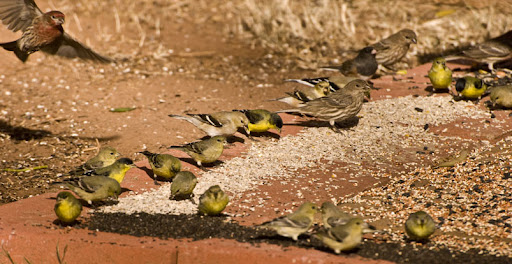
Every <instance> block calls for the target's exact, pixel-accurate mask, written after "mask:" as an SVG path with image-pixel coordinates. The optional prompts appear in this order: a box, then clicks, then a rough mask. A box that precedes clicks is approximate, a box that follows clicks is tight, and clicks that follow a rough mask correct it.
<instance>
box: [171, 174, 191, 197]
mask: <svg viewBox="0 0 512 264" xmlns="http://www.w3.org/2000/svg"><path fill="white" fill-rule="evenodd" d="M196 184H197V178H196V176H195V175H194V174H193V173H192V172H190V171H180V172H178V174H176V177H174V179H173V180H172V183H171V196H170V197H169V198H170V199H171V200H184V199H188V198H190V197H191V196H193V193H192V192H193V191H194V188H195V187H196Z"/></svg>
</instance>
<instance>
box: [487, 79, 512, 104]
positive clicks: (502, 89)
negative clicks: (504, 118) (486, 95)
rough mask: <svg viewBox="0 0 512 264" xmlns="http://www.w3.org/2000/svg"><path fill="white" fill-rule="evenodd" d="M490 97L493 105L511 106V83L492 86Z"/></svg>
mask: <svg viewBox="0 0 512 264" xmlns="http://www.w3.org/2000/svg"><path fill="white" fill-rule="evenodd" d="M490 97H491V102H492V104H493V106H500V107H504V108H512V85H504V86H496V87H492V90H491V95H490Z"/></svg>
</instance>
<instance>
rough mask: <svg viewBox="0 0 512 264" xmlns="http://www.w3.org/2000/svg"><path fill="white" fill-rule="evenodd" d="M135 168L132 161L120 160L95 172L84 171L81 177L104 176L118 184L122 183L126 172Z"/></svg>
mask: <svg viewBox="0 0 512 264" xmlns="http://www.w3.org/2000/svg"><path fill="white" fill-rule="evenodd" d="M133 167H135V164H133V161H132V160H131V159H128V158H120V159H118V160H116V161H115V162H114V163H112V164H111V165H109V166H107V167H103V168H98V169H95V170H89V171H85V172H84V173H83V175H86V176H106V177H109V178H112V179H114V180H116V181H117V182H119V184H121V182H123V180H124V176H125V175H126V172H127V171H128V170H130V169H131V168H133Z"/></svg>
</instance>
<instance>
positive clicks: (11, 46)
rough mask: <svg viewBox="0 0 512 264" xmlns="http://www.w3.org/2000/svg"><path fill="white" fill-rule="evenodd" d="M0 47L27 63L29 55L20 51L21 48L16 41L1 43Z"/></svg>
mask: <svg viewBox="0 0 512 264" xmlns="http://www.w3.org/2000/svg"><path fill="white" fill-rule="evenodd" d="M0 46H2V48H4V49H6V50H8V51H12V52H14V54H16V57H18V59H20V60H21V61H22V62H25V61H27V59H28V55H29V54H28V53H26V52H24V51H22V50H20V48H18V43H17V42H16V41H11V42H6V43H0Z"/></svg>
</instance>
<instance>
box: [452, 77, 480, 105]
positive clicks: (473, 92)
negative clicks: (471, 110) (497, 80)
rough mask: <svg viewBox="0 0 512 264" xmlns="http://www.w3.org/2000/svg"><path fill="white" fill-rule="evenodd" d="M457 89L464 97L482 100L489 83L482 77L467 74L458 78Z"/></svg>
mask: <svg viewBox="0 0 512 264" xmlns="http://www.w3.org/2000/svg"><path fill="white" fill-rule="evenodd" d="M455 90H457V92H458V94H459V96H460V97H462V98H463V99H470V100H480V98H482V96H483V95H484V93H485V91H486V90H487V85H486V84H485V83H484V82H483V81H482V80H481V79H478V78H475V77H471V76H466V77H464V78H459V79H457V82H456V83H455Z"/></svg>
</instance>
